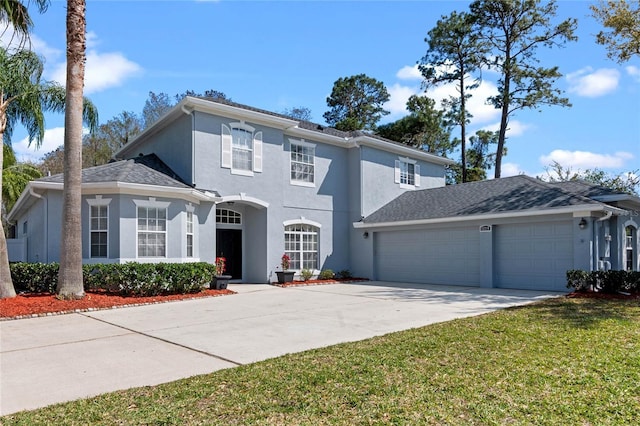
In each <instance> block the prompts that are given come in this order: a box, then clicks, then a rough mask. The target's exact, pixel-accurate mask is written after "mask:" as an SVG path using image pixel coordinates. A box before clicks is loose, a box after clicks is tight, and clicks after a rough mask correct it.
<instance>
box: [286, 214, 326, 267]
mask: <svg viewBox="0 0 640 426" xmlns="http://www.w3.org/2000/svg"><path fill="white" fill-rule="evenodd" d="M283 225H284V243H285V250H284V252H285V253H286V254H288V255H289V257H290V258H291V263H292V264H294V263H296V262H299V263H300V264H299V267H297V268H296V267H294V266H293V265H292V267H291V270H292V271H297V272H300V271H302V270H303V269H309V270H311V271H312V272H314V273H317V272H318V271H319V267H320V230H321V228H322V225H321V224H319V223H318V222H314V221H311V220H307V219H305V218H301V219H299V220H288V221H285V222H283ZM294 226H303V227H311V228H315V231H309V230H302V231H298V230H288V229H287V228H290V227H294ZM287 235H294V236H297V237H298V238H297V241H294V243H297V244H298V248H294V249H291V247H287V243H288V241H287ZM312 235H315V241H311V242H312V243H315V246H316V250H315V251H314V250H308V249H306V248H305V241H304V240H305V237H309V236H312ZM306 243H309V241H306ZM294 253H295V254H297V255H299V256H292V255H293V254H294ZM305 253H315V255H316V256H315V257H316V259H315V265H313V267H312V268H309V267H307V268H305V264H304V262H305V256H304V255H305ZM296 257H297V258H298V259H299V260H294V259H295V258H296ZM307 266H310V265H307Z"/></svg>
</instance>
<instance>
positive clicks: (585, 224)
mask: <svg viewBox="0 0 640 426" xmlns="http://www.w3.org/2000/svg"><path fill="white" fill-rule="evenodd" d="M586 227H587V221H586V220H585V218H584V217H583V218H582V219H580V223H578V228H580V229H584V228H586Z"/></svg>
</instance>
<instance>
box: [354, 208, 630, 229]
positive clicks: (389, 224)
mask: <svg viewBox="0 0 640 426" xmlns="http://www.w3.org/2000/svg"><path fill="white" fill-rule="evenodd" d="M585 211H586V206H584V205H582V206H574V207H560V208H557V209H545V210H525V211H520V212H505V213H487V214H477V215H472V216H455V217H440V218H435V219H417V220H400V221H397V222H378V223H367V222H353V227H354V228H356V229H365V228H366V229H372V228H394V227H401V226H415V225H430V224H439V223H448V222H450V223H458V222H468V221H473V220H485V221H486V220H493V219H505V218H511V217H515V218H518V217H527V216H548V215H554V214H564V213H574V212H585ZM590 211H594V212H595V211H612V212H614V213H618V214H619V215H620V214H621V213H623V212H624V211H623V210H621V209H618V208H616V207H611V206H607V205H602V206H593V207H592V208H591V210H590Z"/></svg>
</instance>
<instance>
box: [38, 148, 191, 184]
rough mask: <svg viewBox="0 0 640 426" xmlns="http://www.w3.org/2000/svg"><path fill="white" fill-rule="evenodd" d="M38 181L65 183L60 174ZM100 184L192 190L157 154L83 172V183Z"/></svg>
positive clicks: (115, 162)
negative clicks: (117, 183) (139, 185)
mask: <svg viewBox="0 0 640 426" xmlns="http://www.w3.org/2000/svg"><path fill="white" fill-rule="evenodd" d="M37 181H40V182H56V183H63V182H64V176H63V174H62V173H59V174H57V175H53V176H47V177H44V178H40V179H37ZM99 182H123V183H137V184H144V185H157V186H165V187H171V188H190V186H189V185H186V184H185V183H184V182H182V181H181V180H180V178H179V177H178V176H177V175H176V174H175V173H174V172H173V170H171V168H169V166H167V165H166V164H165V163H164V162H162V160H160V159H159V158H158V157H157V156H156V155H155V154H150V155H144V156H139V157H136V158H132V159H129V160H121V161H114V162H112V163H108V164H103V165H100V166H95V167H89V168H86V169H83V170H82V183H99Z"/></svg>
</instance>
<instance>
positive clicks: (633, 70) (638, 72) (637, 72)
mask: <svg viewBox="0 0 640 426" xmlns="http://www.w3.org/2000/svg"><path fill="white" fill-rule="evenodd" d="M625 71H627V74H629V75H630V76H631V77H633V78H635V79H636V80H638V81H640V68H638V67H636V66H635V65H629V66H627V67H625Z"/></svg>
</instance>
